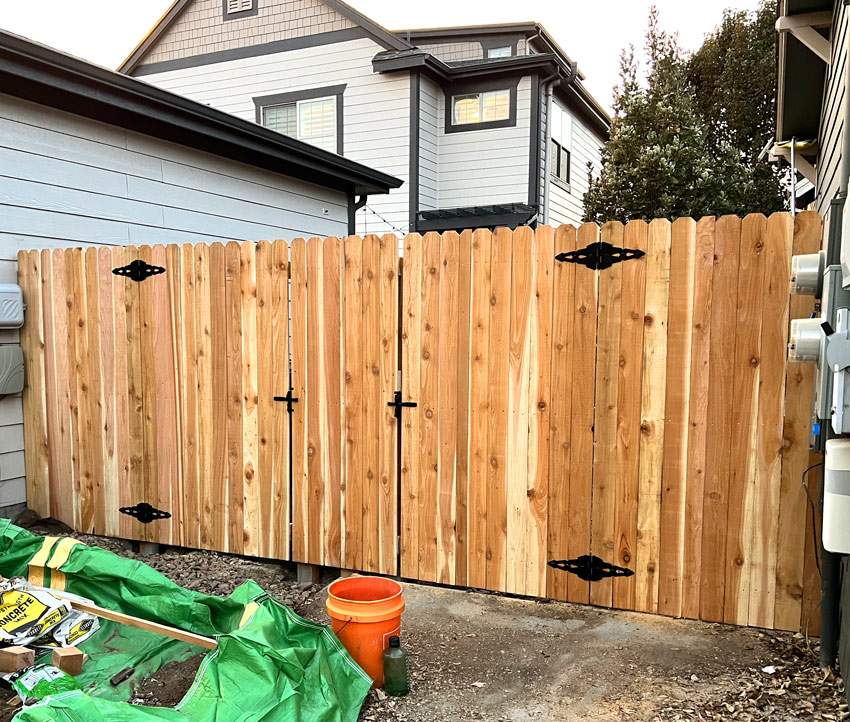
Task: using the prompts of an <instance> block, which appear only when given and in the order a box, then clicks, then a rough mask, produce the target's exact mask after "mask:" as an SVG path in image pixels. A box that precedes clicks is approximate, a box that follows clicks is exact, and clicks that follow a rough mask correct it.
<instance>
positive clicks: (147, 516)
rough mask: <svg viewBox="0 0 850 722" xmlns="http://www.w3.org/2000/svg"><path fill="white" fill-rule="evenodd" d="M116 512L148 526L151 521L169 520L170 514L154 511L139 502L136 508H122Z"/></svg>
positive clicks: (144, 502) (146, 504)
mask: <svg viewBox="0 0 850 722" xmlns="http://www.w3.org/2000/svg"><path fill="white" fill-rule="evenodd" d="M118 511H120V512H121V513H122V514H126V515H127V516H132V517H133V518H134V519H138V520H139V521H140V522H142V524H150V523H151V522H152V521H158V520H159V519H170V518H171V514H169V513H168V512H167V511H160V510H159V509H155V508H154V507H152V506H151V505H150V504H148V503H147V502H146V501H143V502H140V503H138V504H136V506H122V507H121V508H120V509H119V510H118Z"/></svg>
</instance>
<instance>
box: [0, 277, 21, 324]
mask: <svg viewBox="0 0 850 722" xmlns="http://www.w3.org/2000/svg"><path fill="white" fill-rule="evenodd" d="M23 325H24V294H23V293H22V292H21V287H20V286H18V285H17V284H14V283H0V329H2V328H20V327H21V326H23Z"/></svg>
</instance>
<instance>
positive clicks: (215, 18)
mask: <svg viewBox="0 0 850 722" xmlns="http://www.w3.org/2000/svg"><path fill="white" fill-rule="evenodd" d="M254 1H255V2H258V3H259V7H258V11H257V14H256V15H253V16H250V17H242V18H238V19H234V20H224V19H223V17H222V0H195V1H194V2H193V3H191V5H189V7H188V8H186V10H184V11H183V12H182V13H181V15H180V17H178V18H177V19H176V20H175V21H174V23H173V24H172V25H171V27H170V28H168V30H166V31H165V33H164V34H163V35H162V37H161V38H160V39H159V41H158V42H157V43H156V44H155V45H154V47H153V48H152V49H151V51H150V52H149V53H148V54H147V55H146V56H145V58H144V59H143V61H142V62H143V63H145V64H148V63H157V62H161V61H164V60H176V59H178V58H188V57H192V56H193V55H203V54H205V53H213V52H218V51H222V50H236V49H239V48H245V47H250V46H253V45H259V44H262V43H271V42H275V41H278V40H290V39H293V38H300V37H305V36H308V35H317V34H319V33H328V32H333V31H335V30H347V29H349V28H353V27H356V26H355V24H354V23H353V22H352V21H351V20H349V19H348V18H346V17H345V16H343V15H341V14H340V13H338V12H337V11H336V10H334V9H332V8H330V7H329V6H327V5H325V4H324V3H323V2H322V1H321V0H254Z"/></svg>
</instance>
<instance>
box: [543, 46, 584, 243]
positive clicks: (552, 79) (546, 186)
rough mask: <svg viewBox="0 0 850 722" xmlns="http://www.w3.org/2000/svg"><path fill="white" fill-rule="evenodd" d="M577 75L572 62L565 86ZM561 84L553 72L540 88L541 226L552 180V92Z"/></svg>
mask: <svg viewBox="0 0 850 722" xmlns="http://www.w3.org/2000/svg"><path fill="white" fill-rule="evenodd" d="M577 75H578V64H577V63H575V62H573V63H572V65H571V66H570V77H569V78H568V79H567V81H566V83H565V85H570V84H571V83H573V82H574V81H575V79H576V76H577ZM561 82H562V78H561V74H560V72H559V71H555V72H554V73H552V75H550V76H549V77H548V78H544V80H543V83H542V86H543V88H544V90H543V92H544V95H545V101H544V102H545V103H546V132H545V133H544V137H543V225H544V226H548V225H549V206H550V204H549V197H550V195H551V193H550V189H551V188H552V180H551V178H550V177H549V162H550V158H551V156H552V153H551V140H552V92H553V91H554V89H555V88H556V87H557V86H558V85H560V84H561Z"/></svg>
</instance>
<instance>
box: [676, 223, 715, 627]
mask: <svg viewBox="0 0 850 722" xmlns="http://www.w3.org/2000/svg"><path fill="white" fill-rule="evenodd" d="M714 236H715V220H714V217H713V216H709V217H706V218H702V219H700V220H699V221H697V225H696V248H695V250H694V276H693V288H694V299H693V321H692V324H691V376H690V390H689V391H690V398H689V404H688V458H687V481H686V484H687V488H686V493H685V521H684V524H685V533H684V539H683V542H684V543H683V547H682V610H681V614H682V616H683V617H687V618H690V619H699V618H700V616H699V610H700V589H701V584H700V563H701V561H702V507H703V493H704V488H705V468H706V434H707V424H708V399H709V380H710V361H711V292H712V274H713V272H714Z"/></svg>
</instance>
